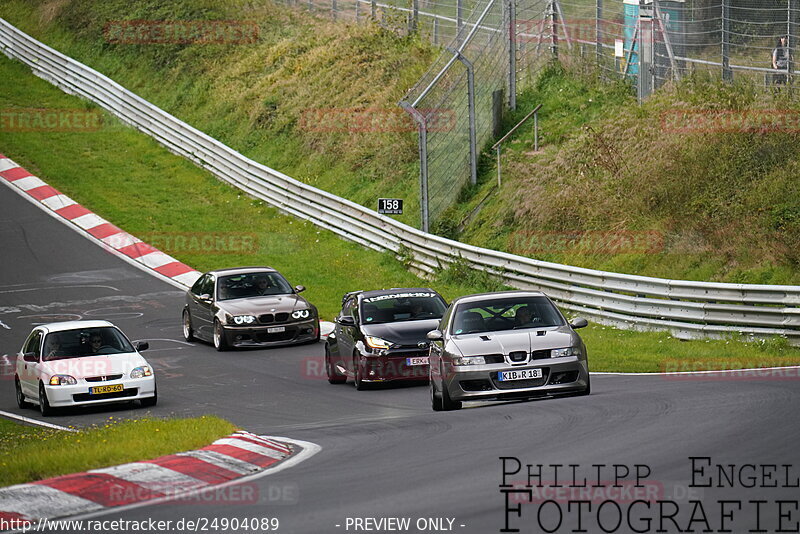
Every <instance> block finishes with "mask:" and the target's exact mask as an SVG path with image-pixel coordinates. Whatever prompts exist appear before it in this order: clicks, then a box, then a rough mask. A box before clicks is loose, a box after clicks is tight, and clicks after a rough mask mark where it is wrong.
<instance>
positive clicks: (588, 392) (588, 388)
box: [575, 376, 592, 397]
mask: <svg viewBox="0 0 800 534" xmlns="http://www.w3.org/2000/svg"><path fill="white" fill-rule="evenodd" d="M591 394H592V378H591V377H590V376H587V377H586V389H584V390H583V391H579V392H578V393H576V394H575V396H576V397H584V396H586V395H591Z"/></svg>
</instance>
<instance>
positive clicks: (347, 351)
mask: <svg viewBox="0 0 800 534" xmlns="http://www.w3.org/2000/svg"><path fill="white" fill-rule="evenodd" d="M355 303H356V299H355V297H350V298H348V299H347V300H345V302H344V305H342V311H341V312H339V316H338V317H337V318H336V339H337V343H338V344H339V356H340V357H341V358H342V361H343V362H344V365H345V367H347V369H348V370H350V371H352V370H353V360H352V358H351V357H350V356H351V355H352V354H353V346H354V345H355V341H354V339H353V329H354V327H353V326H349V325H343V324H342V323H341V318H342V317H353V308H355Z"/></svg>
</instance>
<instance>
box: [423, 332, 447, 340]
mask: <svg viewBox="0 0 800 534" xmlns="http://www.w3.org/2000/svg"><path fill="white" fill-rule="evenodd" d="M425 337H427V338H428V339H430V340H431V341H441V340H442V338H443V337H444V334H442V331H441V330H431V331H430V332H428V333H427V334H425Z"/></svg>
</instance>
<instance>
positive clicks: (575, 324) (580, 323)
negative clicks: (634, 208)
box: [569, 317, 589, 330]
mask: <svg viewBox="0 0 800 534" xmlns="http://www.w3.org/2000/svg"><path fill="white" fill-rule="evenodd" d="M569 325H570V326H571V327H572V328H573V330H577V329H578V328H583V327H584V326H589V322H588V321H587V320H586V319H584V318H583V317H576V318H575V319H573V320H572V322H570V323H569Z"/></svg>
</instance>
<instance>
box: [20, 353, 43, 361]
mask: <svg viewBox="0 0 800 534" xmlns="http://www.w3.org/2000/svg"><path fill="white" fill-rule="evenodd" d="M22 359H23V360H24V361H26V362H30V363H36V361H37V360H38V359H39V358H38V357H37V356H36V353H35V352H26V353H25V354H23V355H22Z"/></svg>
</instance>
